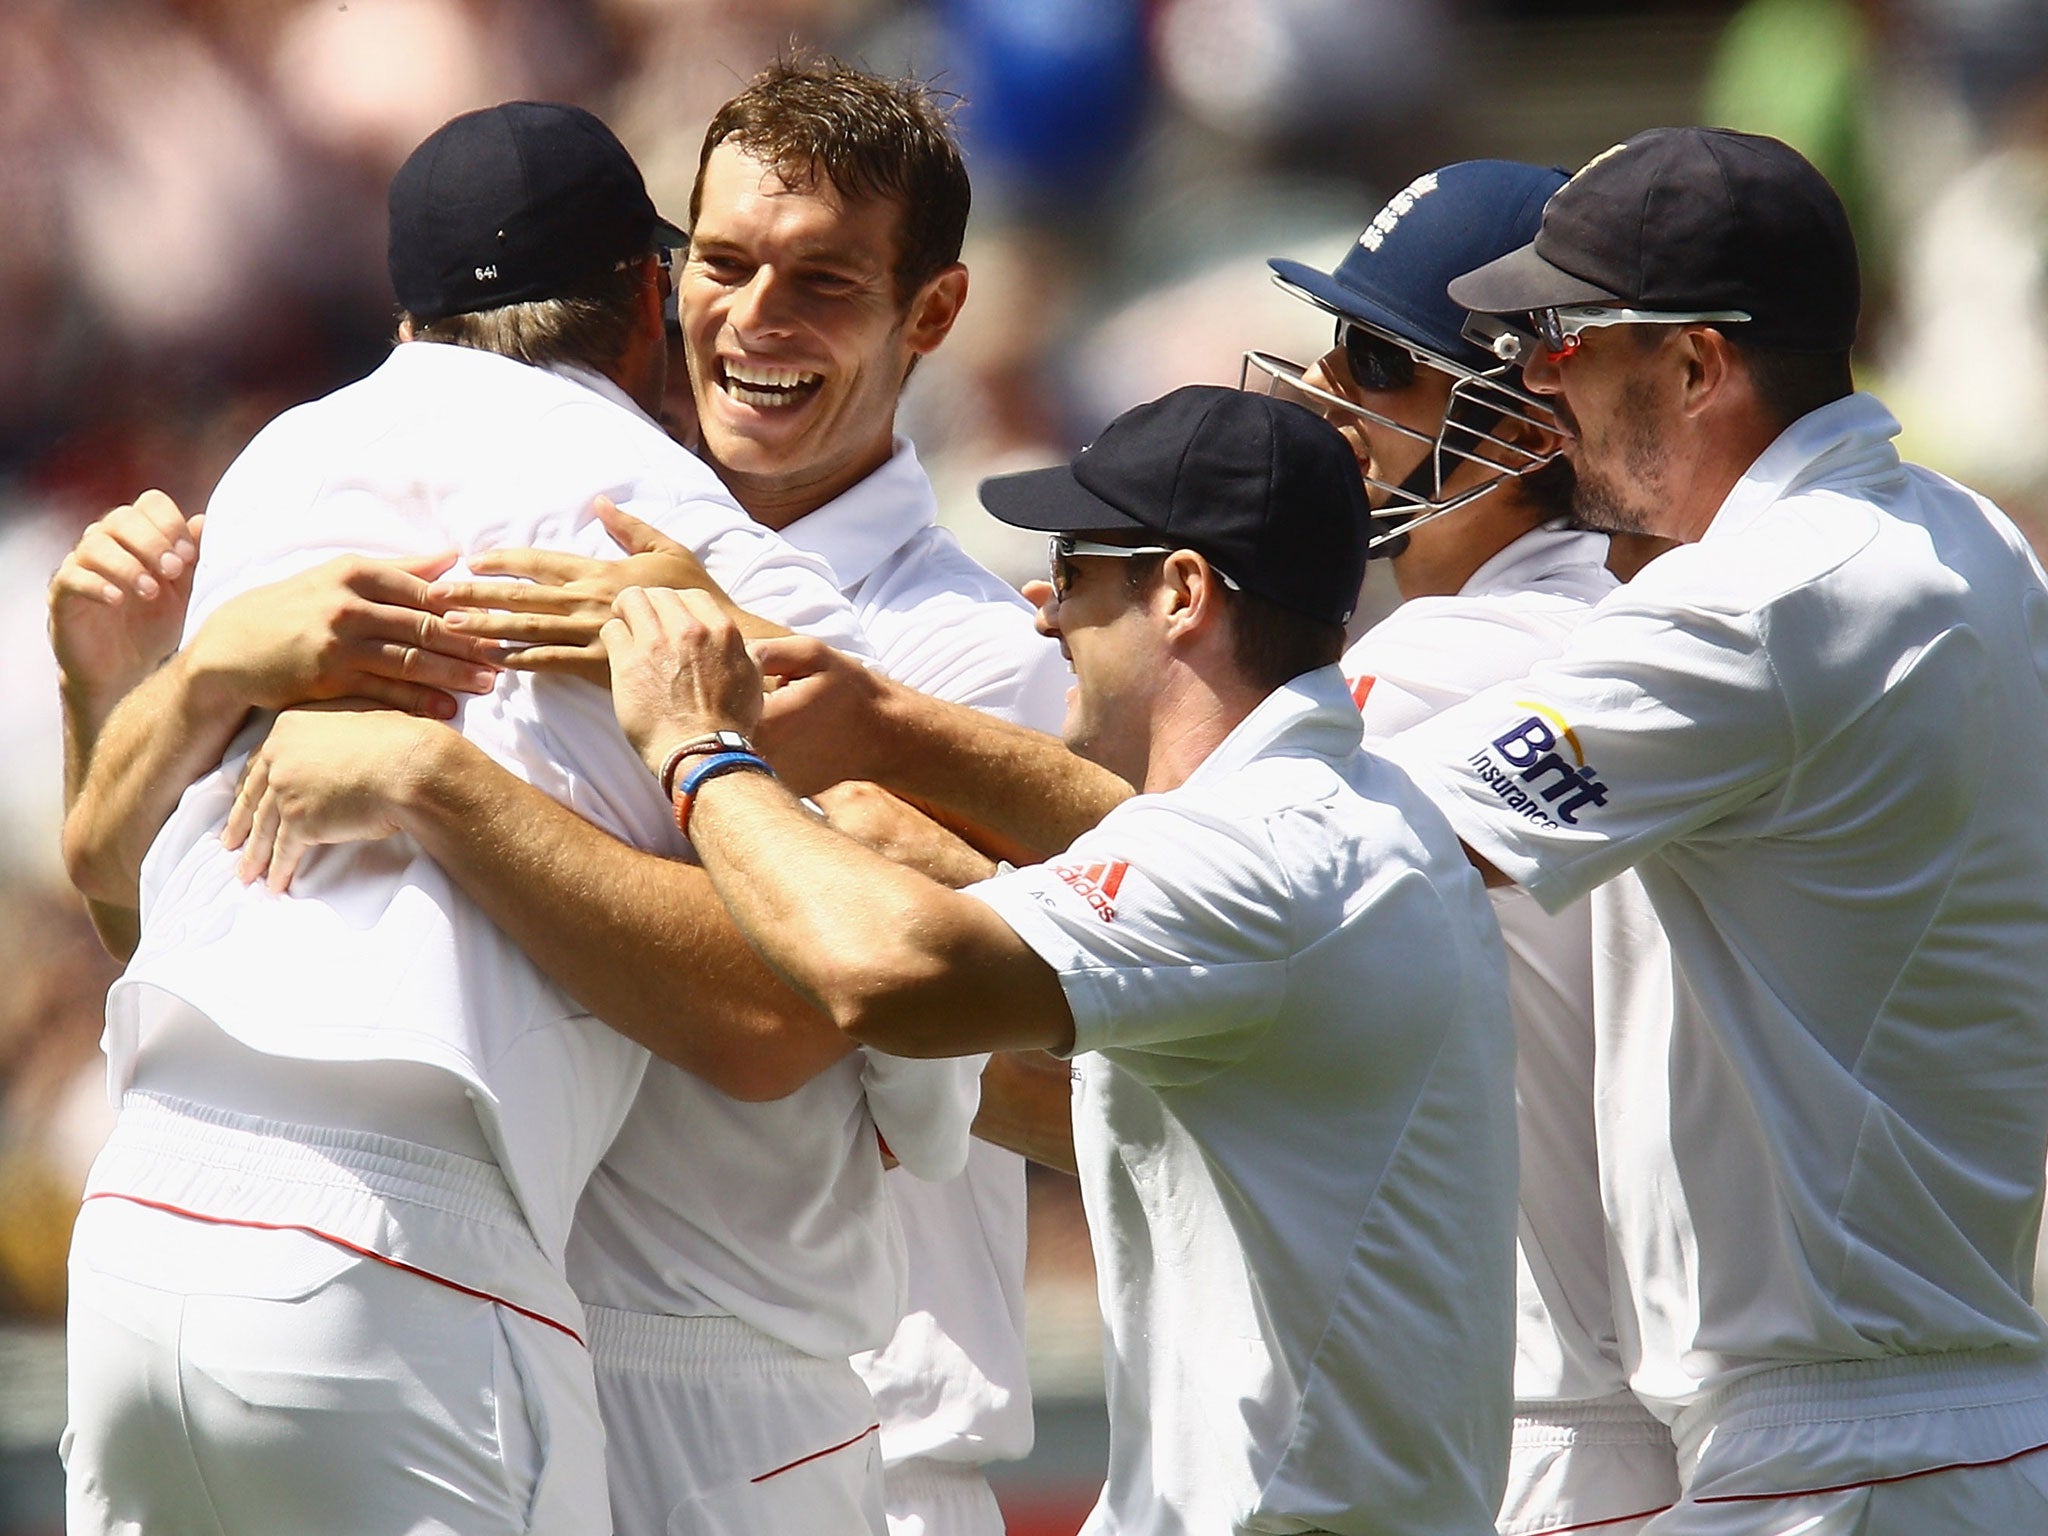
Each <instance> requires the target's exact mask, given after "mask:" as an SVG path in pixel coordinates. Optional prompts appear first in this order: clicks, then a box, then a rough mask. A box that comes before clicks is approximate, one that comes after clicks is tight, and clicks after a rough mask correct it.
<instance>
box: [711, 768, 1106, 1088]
mask: <svg viewBox="0 0 2048 1536" xmlns="http://www.w3.org/2000/svg"><path fill="white" fill-rule="evenodd" d="M690 832H691V837H692V840H693V841H694V842H695V844H696V847H697V850H698V853H699V855H700V857H702V858H703V860H704V867H705V868H706V869H707V870H708V871H709V872H710V874H711V878H712V881H713V883H714V884H715V885H716V887H717V890H718V894H719V896H720V897H721V898H722V899H723V901H724V902H725V905H726V907H727V909H728V910H729V911H730V912H731V913H732V916H733V918H734V920H735V921H736V922H737V923H738V925H739V927H740V929H741V931H742V932H744V933H745V934H746V935H747V937H748V939H749V940H750V942H752V943H753V945H754V946H755V947H756V948H757V949H758V950H759V951H760V952H761V954H762V955H763V956H765V957H766V958H767V960H768V962H769V963H770V964H771V965H773V966H774V967H775V969H776V970H777V971H778V972H779V973H780V974H781V975H782V976H783V977H784V979H786V980H787V981H788V982H789V983H790V984H791V985H792V986H794V987H795V988H796V989H797V990H798V991H799V992H801V993H802V994H803V995H804V996H806V997H808V998H810V999H811V1000H812V1001H813V1002H814V1003H816V1004H817V1006H818V1007H819V1008H820V1009H822V1010H823V1011H824V1012H825V1013H826V1014H828V1015H829V1016H830V1017H831V1018H832V1020H833V1022H834V1023H836V1024H837V1025H838V1026H839V1027H840V1028H841V1029H843V1030H845V1031H846V1032H847V1033H848V1034H850V1035H852V1036H853V1037H854V1038H855V1039H858V1040H859V1041H861V1043H863V1044H865V1045H872V1046H876V1047H879V1048H880V1049H882V1050H885V1051H889V1052H892V1053H893V1054H896V1055H899V1056H955V1055H966V1054H969V1053H972V1052H976V1051H985V1050H994V1049H1014V1048H1023V1047H1046V1046H1053V1047H1060V1046H1064V1045H1066V1044H1068V1043H1070V1042H1071V1040H1072V1038H1073V1017H1072V1014H1071V1012H1070V1011H1069V1010H1068V1008H1067V1004H1066V998H1065V995H1064V993H1062V992H1061V991H1060V986H1059V979H1058V977H1057V976H1055V975H1054V974H1053V972H1052V970H1051V968H1050V967H1049V966H1047V965H1046V964H1045V963H1044V962H1043V961H1041V960H1040V959H1039V958H1038V957H1037V955H1035V954H1034V953H1032V952H1031V950H1030V949H1028V948H1027V947H1026V946H1025V945H1024V944H1023V942H1022V940H1020V939H1018V938H1017V936H1016V935H1015V934H1014V933H1012V932H1011V931H1010V929H1009V928H1008V926H1007V925H1005V924H1004V923H1003V922H1002V920H1001V919H1000V918H998V917H997V916H996V915H995V913H994V912H993V911H992V910H991V909H990V908H988V907H987V906H985V905H983V904H982V903H980V902H978V901H975V900H974V899H973V898H972V897H969V896H964V895H961V894H960V893H958V892H956V891H950V890H946V889H944V888H942V887H940V886H938V885H936V884H934V883H933V882H932V881H930V880H928V879H926V878H925V877H924V876H922V875H920V874H917V873H915V872H914V871H912V870H909V869H906V868H904V867H902V866H901V865H898V864H895V863H893V862H891V861H890V860H889V859H887V858H885V857H883V856H882V855H880V854H878V853H875V852H874V851H873V850H871V849H869V848H866V847H864V846H862V845H861V844H860V843H858V842H856V841H854V840H853V839H852V838H849V837H847V836H845V835H844V834H842V833H840V832H838V831H836V830H835V829H833V828H832V827H830V826H828V825H827V824H826V823H824V822H822V821H819V820H818V819H817V818H815V817H813V816H811V815H810V814H809V813H808V812H806V811H805V810H804V809H803V808H802V807H801V806H800V805H798V804H797V802H796V801H795V800H794V799H793V798H792V797H791V796H790V794H789V792H788V791H787V790H786V789H784V788H783V787H782V786H781V785H780V784H778V783H776V782H775V781H774V780H772V779H769V778H767V777H765V776H763V775H760V774H754V773H732V774H727V775H725V776H724V777H722V778H716V779H712V780H710V781H709V782H707V783H706V784H704V785H703V786H702V787H701V788H700V789H699V790H698V794H697V804H696V807H695V810H694V812H693V819H692V821H691V824H690Z"/></svg>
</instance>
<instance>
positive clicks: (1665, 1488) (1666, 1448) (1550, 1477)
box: [1495, 1392, 1678, 1536]
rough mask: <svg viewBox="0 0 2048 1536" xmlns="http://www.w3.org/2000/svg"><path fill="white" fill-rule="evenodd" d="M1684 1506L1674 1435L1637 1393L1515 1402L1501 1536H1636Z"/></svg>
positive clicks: (1498, 1523)
mask: <svg viewBox="0 0 2048 1536" xmlns="http://www.w3.org/2000/svg"><path fill="white" fill-rule="evenodd" d="M1677 1500H1678V1454H1677V1451H1676V1450H1675V1448H1674V1447H1673V1446H1672V1443H1671V1431H1670V1430H1669V1429H1667V1428H1666V1427H1665V1426H1664V1424H1663V1422H1662V1421H1661V1420H1659V1419H1658V1418H1657V1417H1656V1416H1655V1415H1654V1414H1652V1413H1651V1412H1650V1410H1649V1409H1647V1408H1645V1407H1643V1405H1642V1404H1641V1403H1640V1402H1638V1401H1637V1400H1636V1397H1635V1394H1634V1393H1632V1392H1622V1393H1618V1394H1616V1395H1615V1396H1613V1397H1607V1398H1599V1399H1596V1400H1593V1401H1588V1402H1574V1403H1537V1402H1518V1403H1516V1404H1515V1424H1514V1434H1513V1438H1512V1440H1511V1441H1510V1442H1509V1450H1508V1487H1507V1495H1506V1497H1504V1498H1503V1499H1502V1500H1501V1506H1500V1516H1499V1519H1498V1520H1497V1521H1496V1522H1495V1529H1496V1530H1498V1531H1499V1533H1500V1536H1565V1533H1567V1532H1580V1531H1584V1532H1588V1533H1592V1532H1597V1533H1598V1536H1636V1533H1638V1532H1640V1531H1642V1530H1644V1529H1645V1527H1646V1525H1647V1523H1648V1521H1649V1520H1650V1518H1651V1517H1652V1516H1654V1515H1658V1514H1661V1513H1663V1512H1664V1511H1665V1510H1667V1509H1669V1508H1670V1507H1671V1506H1672V1505H1673V1504H1674V1503H1676V1502H1677Z"/></svg>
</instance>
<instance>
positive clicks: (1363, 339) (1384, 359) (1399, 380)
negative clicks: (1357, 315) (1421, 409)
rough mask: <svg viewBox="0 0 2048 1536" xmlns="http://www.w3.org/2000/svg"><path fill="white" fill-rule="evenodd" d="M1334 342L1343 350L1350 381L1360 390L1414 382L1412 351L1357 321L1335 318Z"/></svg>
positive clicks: (1389, 387)
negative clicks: (1335, 333) (1349, 372)
mask: <svg viewBox="0 0 2048 1536" xmlns="http://www.w3.org/2000/svg"><path fill="white" fill-rule="evenodd" d="M1337 345H1338V346H1340V347H1342V348H1343V349H1344V361H1345V363H1346V365H1348V366H1349V368H1350V369H1351V382H1352V383H1354V384H1356V385H1357V386H1358V387H1359V388H1360V389H1363V390H1379V391H1386V390H1395V389H1406V388H1407V387H1408V386H1409V385H1410V384H1413V383H1414V382H1415V354H1414V353H1412V352H1410V351H1409V350H1408V349H1407V348H1406V347H1404V346H1402V345H1401V344H1400V343H1399V342H1397V341H1390V340H1388V339H1387V338H1386V337H1385V336H1382V335H1380V334H1379V333H1378V332H1377V331H1369V330H1367V329H1366V328H1365V327H1364V326H1362V325H1360V324H1358V323H1357V322H1356V321H1353V320H1344V319H1339V320H1338V322H1337Z"/></svg>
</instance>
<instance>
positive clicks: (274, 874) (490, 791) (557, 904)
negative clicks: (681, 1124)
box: [226, 709, 852, 1099]
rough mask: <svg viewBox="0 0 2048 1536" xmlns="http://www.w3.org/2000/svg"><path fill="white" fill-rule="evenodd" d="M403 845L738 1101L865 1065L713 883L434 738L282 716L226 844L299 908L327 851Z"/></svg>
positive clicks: (621, 1026) (549, 968)
mask: <svg viewBox="0 0 2048 1536" xmlns="http://www.w3.org/2000/svg"><path fill="white" fill-rule="evenodd" d="M806 814H808V813H806ZM398 831H404V832H406V833H409V834H410V835H411V836H412V837H413V838H414V840H415V841H417V842H418V843H419V845H420V847H421V848H422V850H424V851H425V852H426V854H427V855H428V856H429V857H430V858H432V859H433V860H434V862H435V863H437V864H439V865H440V866H441V868H442V869H444V870H445V871H447V873H448V874H449V875H450V877H452V878H453V879H454V880H455V882H456V883H457V884H458V885H460V886H461V887H462V889H463V891H464V892H465V893H466V894H467V895H468V896H469V897H470V898H471V899H472V900H473V901H475V902H476V904H477V905H478V906H479V907H481V908H482V909H483V910H484V912H485V913H486V914H488V915H489V917H490V918H491V920H492V921H493V922H495V923H496V924H497V925H498V926H499V927H500V928H502V929H504V930H505V933H506V934H507V936H508V937H510V938H511V940H512V941H513V942H514V943H515V944H517V945H518V946H519V947H520V949H522V950H524V951H525V952H526V954H527V956H528V957H529V958H530V959H531V960H532V961H533V962H534V964H535V965H537V966H538V967H539V968H540V969H541V971H542V972H544V973H545V974H546V975H547V976H548V977H549V978H550V979H551V980H553V981H554V982H555V983H556V985H558V986H560V987H561V988H562V990H563V991H565V992H567V993H568V994H569V995H570V996H571V997H573V998H575V999H576V1000H577V1001H578V1002H579V1003H581V1004H582V1005H583V1006H584V1007H585V1008H587V1009H589V1010H590V1012H592V1013H593V1014H595V1015H596V1016H597V1017H598V1018H600V1019H602V1020H603V1021H604V1022H605V1023H606V1024H608V1025H610V1026H611V1027H612V1028H614V1029H616V1030H618V1031H619V1032H620V1033H621V1034H624V1035H626V1036H627V1037H628V1038H630V1039H633V1040H636V1041H638V1042H639V1043H640V1044H642V1045H644V1046H646V1047H647V1048H648V1049H649V1050H651V1051H653V1052H654V1054H655V1055H657V1056H660V1057H662V1058H663V1059H664V1060H667V1061H670V1062H673V1063H675V1064H676V1065H677V1066H679V1067H681V1068H683V1069H684V1070H685V1071H687V1072H691V1073H693V1074H695V1075H696V1076H698V1077H701V1078H703V1079H704V1080H705V1081H706V1082H708V1083H710V1084H711V1085H712V1086H713V1087H716V1088H718V1089H720V1090H721V1091H723V1092H725V1093H728V1094H731V1095H732V1096H733V1097H734V1098H739V1099H772V1098H779V1097H781V1096H782V1095H784V1094H786V1093H790V1092H793V1091H794V1090H795V1089H797V1088H798V1087H800V1086H802V1085H803V1084H804V1083H805V1082H808V1081H809V1080H810V1079H811V1078H812V1077H814V1076H816V1075H817V1073H819V1072H820V1071H822V1070H824V1068H826V1067H827V1066H829V1065H831V1063H832V1062H834V1061H836V1060H838V1059H839V1058H840V1057H841V1056H843V1055H845V1054H846V1053H847V1052H848V1051H849V1050H850V1049H851V1048H852V1047H851V1045H850V1044H849V1043H848V1042H847V1041H846V1040H845V1038H844V1037H843V1036H841V1034H840V1033H839V1031H838V1030H836V1029H834V1028H833V1027H832V1024H831V1021H830V1020H828V1019H827V1018H825V1016H824V1015H823V1014H821V1013H819V1012H818V1011H817V1010H816V1009H815V1008H813V1007H811V1006H810V1005H809V1004H808V1003H806V1002H804V1001H803V1000H802V999H800V998H799V997H798V996H797V995H796V994H795V993H793V992H791V991H790V989H789V988H788V987H786V986H785V985H783V983H782V982H781V981H780V980H779V979H778V978H777V977H776V976H775V975H774V974H773V973H772V972H771V971H770V970H769V969H768V967H767V966H766V965H764V964H763V963H762V962H761V959H760V957H759V956H758V955H756V954H755V953H754V952H753V950H752V949H750V948H749V947H748V946H747V942H746V940H745V939H744V938H742V937H741V936H740V934H739V932H738V930H737V929H735V928H734V927H733V925H732V922H731V920H730V919H729V918H728V917H727V916H726V912H725V908H724V906H723V905H722V904H721V903H720V901H719V900H718V897H717V895H716V893H715V892H714V891H713V890H712V887H711V882H710V880H709V879H708V878H707V877H706V876H705V873H704V871H703V870H701V869H698V868H696V867H694V866H692V865H689V864H683V863H678V862H675V861H673V860H669V859H663V858H659V857H657V856H656V855H654V854H650V853H643V852H641V851H640V850H639V849H637V848H632V847H629V846H628V845H626V844H624V843H621V842H619V841H617V840H616V839H615V838H613V837H611V836H610V835H609V834H607V833H605V832H602V831H599V830H598V829H597V828H596V827H594V826H592V825H591V824H590V823H589V822H587V821H585V820H584V819H583V818H582V817H580V816H578V815H576V814H575V813H574V812H573V811H570V810H568V809H567V808H565V807H564V806H562V805H560V804H559V803H557V802H556V801H555V800H553V799H552V798H550V797H549V796H548V795H546V794H544V793H542V792H541V791H540V790H537V789H535V788H533V787H532V786H531V785H529V784H527V783H525V782H524V781H523V780H521V779H519V778H517V777H515V776H514V775H513V774H511V773H510V772H508V771H507V770H506V769H505V768H503V767H501V766H500V765H499V764H498V763H496V762H494V761H493V760H492V759H491V758H490V757H489V756H487V755H486V754H485V753H484V752H483V751H482V750H481V749H480V748H478V747H476V746H474V745H473V744H472V743H470V742H468V741H466V740H464V739H463V738H462V737H461V736H459V735H457V734H456V733H455V732H454V731H452V730H449V729H447V728H446V727H444V726H441V725H438V724H435V723H433V722H431V721H426V720H420V719H416V718H412V717H408V716H406V715H402V714H399V713H396V712H394V711H389V710H364V711H356V710H347V709H333V710H328V709H310V710H292V711H289V712H287V713H286V714H284V715H281V716H280V717H279V718H278V721H277V724H276V725H275V726H273V727H272V729H271V733H270V736H269V738H268V739H267V740H266V741H265V742H264V743H263V745H262V746H260V747H258V748H257V749H256V751H255V753H254V754H252V755H251V757H250V760H249V767H248V770H247V772H246V773H245V774H244V776H243V780H242V784H241V788H240V792H239V794H238V796H237V798H236V802H235V808H234V810H233V812H232V813H231V815H230V818H229V821H228V827H227V832H226V841H227V843H228V846H229V847H240V848H242V850H243V860H242V866H241V872H242V874H243V876H244V877H245V878H250V879H254V878H257V877H259V876H261V877H267V878H268V880H269V882H270V884H271V885H272V886H274V887H276V888H278V889H280V890H281V889H283V888H284V887H285V886H286V885H287V884H288V883H289V882H290V880H291V877H292V875H293V874H294V873H295V872H296V870H297V868H298V866H299V864H300V862H301V860H302V859H303V858H304V857H305V856H306V854H307V853H308V852H309V851H310V850H311V849H312V848H313V847H315V846H317V845H319V844H323V843H334V842H353V841H361V840H369V839H374V838H379V837H385V836H389V835H390V834H391V833H393V832H398Z"/></svg>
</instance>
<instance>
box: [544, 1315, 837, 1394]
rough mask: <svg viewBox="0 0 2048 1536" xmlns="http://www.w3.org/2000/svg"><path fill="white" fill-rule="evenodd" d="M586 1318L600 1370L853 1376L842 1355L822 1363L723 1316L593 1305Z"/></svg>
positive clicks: (700, 1373)
mask: <svg viewBox="0 0 2048 1536" xmlns="http://www.w3.org/2000/svg"><path fill="white" fill-rule="evenodd" d="M583 1314H584V1317H585V1319H586V1320H587V1321H588V1323H589V1327H590V1331H589V1334H588V1339H589V1342H590V1358H591V1361H592V1363H593V1364H594V1365H596V1367H597V1368H598V1369H599V1370H611V1371H636V1372H643V1373H647V1374H651V1375H689V1376H702V1375H705V1374H707V1373H728V1372H737V1373H743V1374H745V1375H748V1376H760V1375H762V1374H764V1373H766V1374H790V1373H804V1374H814V1373H816V1372H818V1371H820V1370H824V1371H829V1372H831V1373H832V1374H833V1375H835V1376H850V1375H851V1374H852V1372H853V1367H852V1366H851V1365H850V1364H848V1363H847V1361H846V1360H845V1359H843V1358H841V1357H839V1356H836V1355H835V1356H834V1357H833V1358H831V1359H829V1360H826V1359H821V1358H820V1357H819V1356H817V1355H813V1354H810V1353H807V1352H806V1351H804V1350H801V1349H798V1348H797V1347H796V1346H795V1345H793V1344H786V1343H784V1342H783V1341H782V1340H781V1339H778V1338H776V1337H774V1336H773V1335H772V1334H766V1333H763V1332H762V1331H761V1330H760V1329H758V1328H756V1327H755V1326H754V1325H753V1324H751V1323H744V1322H741V1321H740V1320H739V1319H738V1318H736V1317H730V1316H726V1315H723V1314H719V1315H713V1316H705V1317H670V1316H667V1315H664V1314H661V1313H655V1312H627V1311H622V1310H621V1309H619V1308H617V1307H600V1306H594V1305H591V1304H589V1303H585V1305H584V1308H583Z"/></svg>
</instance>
